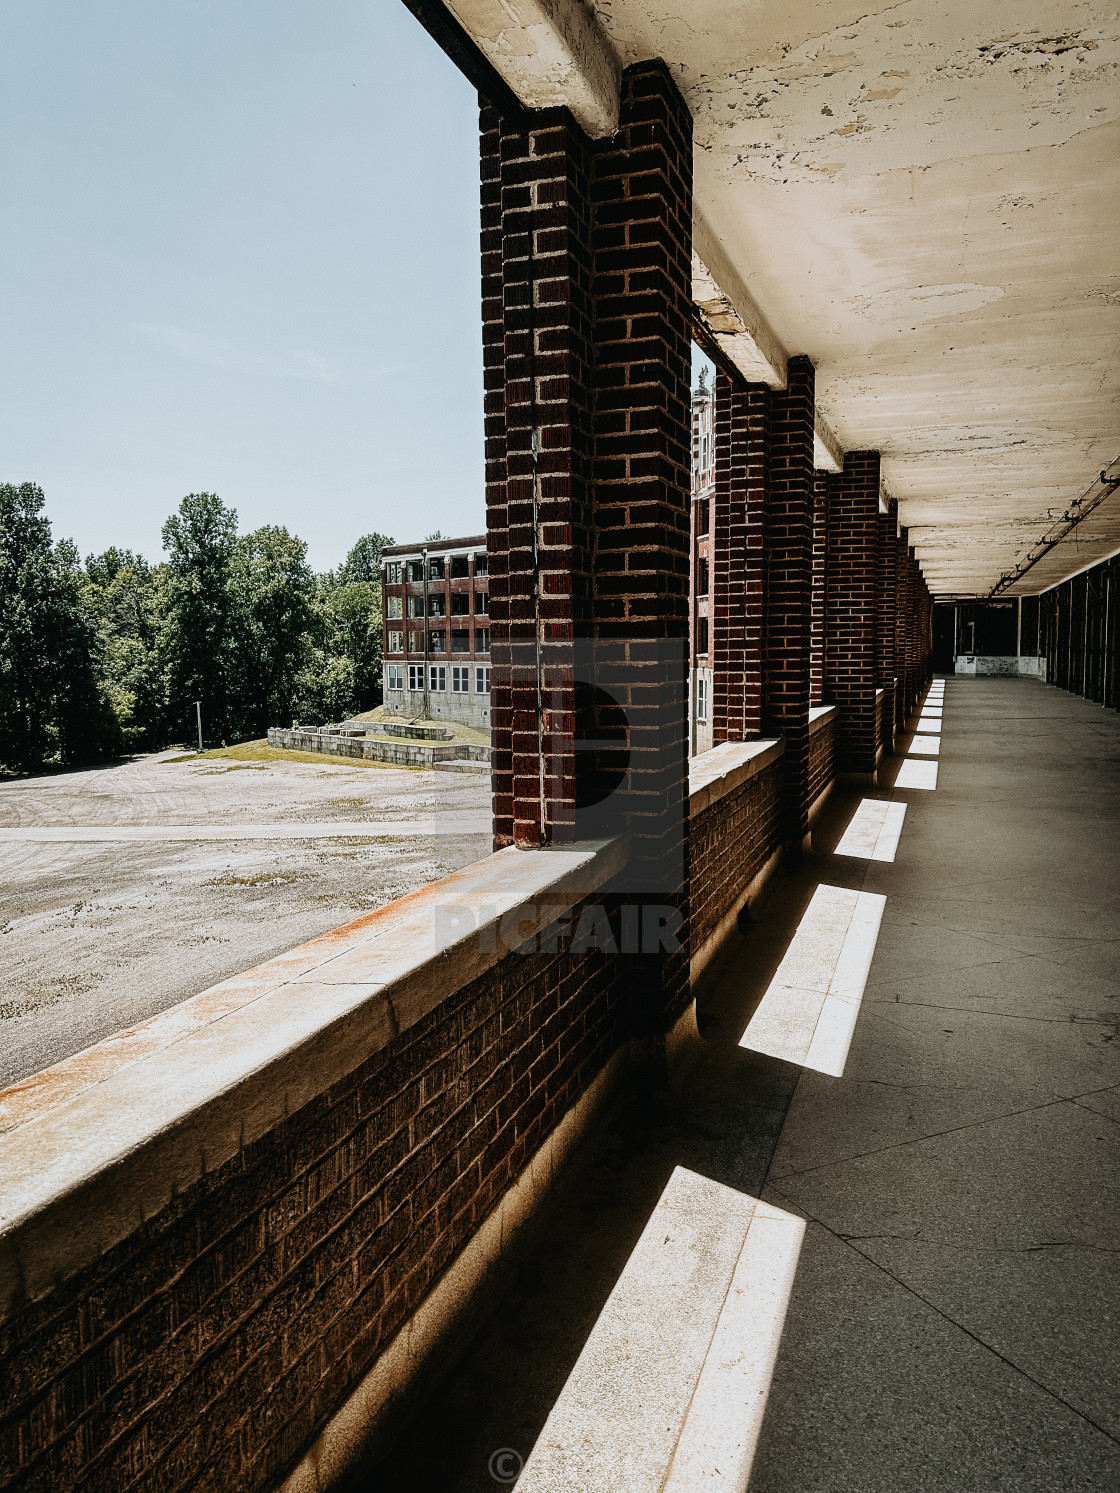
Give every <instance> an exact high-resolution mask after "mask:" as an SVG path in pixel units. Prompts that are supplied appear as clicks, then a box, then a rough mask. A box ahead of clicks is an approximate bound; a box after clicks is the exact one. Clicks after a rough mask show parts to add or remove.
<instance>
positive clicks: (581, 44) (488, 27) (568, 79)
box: [444, 0, 622, 140]
mask: <svg viewBox="0 0 1120 1493" xmlns="http://www.w3.org/2000/svg"><path fill="white" fill-rule="evenodd" d="M444 3H445V5H446V6H447V9H448V10H449V11H450V12H451V14H452V15H453V16H454V17H455V19H456V20H457V21H458V22H459V24H460V25H461V26H462V27H463V29H464V30H465V31H467V32H468V33H469V34H470V36H472V37H473V38H474V40H475V42H476V43H477V45H478V47H479V49H480V51H481V52H482V53H483V55H484V56H485V57H486V58H487V60H488V61H489V62H490V64H491V65H492V66H493V67H494V68H495V69H496V70H497V71H498V73H500V74H501V76H502V77H503V78H504V79H505V81H506V82H507V83H508V84H509V86H510V88H512V89H513V91H514V93H515V94H516V95H517V97H518V98H519V99H520V100H521V102H522V103H523V104H525V106H526V107H527V108H530V109H551V108H556V107H559V106H561V105H563V106H565V107H566V108H568V109H569V110H570V111H571V113H572V115H573V116H574V117H575V119H576V120H577V121H578V122H579V124H580V125H581V126H582V127H583V129H584V130H586V132H587V133H588V134H589V135H590V136H591V138H592V139H593V140H601V139H603V138H604V137H605V136H607V135H613V134H614V133H615V131H616V130H617V129H618V98H619V83H620V78H621V71H622V70H621V68H620V66H619V61H618V58H617V57H616V56H615V54H614V48H613V47H612V46H611V44H610V42H609V41H608V40H607V38H606V37H605V36H604V35H603V33H602V31H601V30H600V29H599V26H598V24H597V23H596V21H595V17H594V16H593V14H592V13H591V11H590V9H589V8H588V7H587V6H586V5H584V4H583V3H582V0H444Z"/></svg>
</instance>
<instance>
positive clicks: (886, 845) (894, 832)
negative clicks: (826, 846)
mask: <svg viewBox="0 0 1120 1493" xmlns="http://www.w3.org/2000/svg"><path fill="white" fill-rule="evenodd" d="M905 818H906V805H905V804H904V803H891V802H889V801H888V800H887V799H884V798H865V799H864V800H863V802H862V803H861V804H860V806H859V808H858V809H857V810H856V811H855V813H854V814H853V815H852V819H851V823H850V824H849V825H848V827H847V829H846V830H845V831H844V833H843V835H842V836H841V838H840V843H839V844H838V845H837V847H836V854H837V855H851V856H858V857H859V858H860V859H862V860H868V861H893V860H894V857H895V851H896V850H897V849H898V837H899V835H901V833H902V821H903V820H904V819H905Z"/></svg>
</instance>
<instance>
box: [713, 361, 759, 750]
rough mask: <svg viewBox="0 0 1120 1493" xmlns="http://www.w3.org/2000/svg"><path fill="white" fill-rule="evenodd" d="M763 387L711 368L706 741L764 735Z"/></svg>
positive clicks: (745, 738) (748, 738) (737, 739)
mask: <svg viewBox="0 0 1120 1493" xmlns="http://www.w3.org/2000/svg"><path fill="white" fill-rule="evenodd" d="M769 393H770V391H769V389H767V388H766V387H765V385H762V384H742V383H740V382H739V381H738V380H733V379H732V378H730V377H729V376H728V375H727V374H726V373H724V372H722V370H721V371H719V372H717V374H716V407H715V439H716V479H715V489H716V492H715V502H714V505H713V506H714V509H715V514H714V522H713V525H712V543H711V556H712V559H711V582H710V584H711V593H712V621H711V629H712V636H711V643H710V646H711V649H712V741H713V743H714V744H716V745H718V744H719V743H720V742H721V741H750V740H752V739H755V738H757V737H759V736H760V735H761V734H762V628H763V597H764V589H765V558H764V550H763V528H762V525H763V508H764V503H765V494H766V470H767V437H768V433H769Z"/></svg>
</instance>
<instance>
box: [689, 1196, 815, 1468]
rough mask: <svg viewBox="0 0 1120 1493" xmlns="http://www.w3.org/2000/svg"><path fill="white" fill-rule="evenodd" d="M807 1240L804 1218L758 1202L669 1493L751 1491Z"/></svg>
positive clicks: (692, 1408)
mask: <svg viewBox="0 0 1120 1493" xmlns="http://www.w3.org/2000/svg"><path fill="white" fill-rule="evenodd" d="M804 1238H805V1221H804V1219H801V1218H796V1217H794V1215H793V1214H792V1213H785V1212H783V1210H782V1209H781V1208H775V1207H773V1206H772V1205H771V1204H770V1203H764V1202H760V1203H758V1205H757V1206H756V1208H755V1210H754V1217H753V1218H752V1219H751V1223H750V1228H749V1229H748V1230H747V1237H746V1241H745V1242H744V1244H743V1252H742V1254H741V1255H740V1256H739V1260H738V1263H737V1264H736V1266H735V1274H734V1275H733V1276H732V1278H731V1288H730V1290H729V1291H728V1293H727V1300H726V1301H725V1302H724V1306H723V1310H722V1311H721V1312H720V1315H719V1322H718V1323H717V1324H716V1330H715V1334H714V1336H713V1337H712V1345H711V1347H710V1348H709V1349H708V1356H707V1358H705V1360H704V1367H703V1369H702V1370H701V1373H700V1379H699V1382H698V1383H697V1385H696V1393H695V1394H694V1395H693V1397H692V1404H691V1405H690V1406H689V1407H688V1415H687V1417H686V1419H685V1423H684V1429H683V1430H682V1432H681V1439H680V1441H679V1442H678V1443H677V1450H676V1454H675V1455H674V1457H673V1464H672V1466H671V1467H670V1469H669V1476H668V1477H667V1478H666V1480H665V1484H664V1493H693V1490H699V1489H704V1490H709V1489H710V1490H713V1493H740V1490H742V1489H743V1488H745V1487H746V1486H747V1483H748V1480H749V1478H750V1473H751V1466H752V1464H753V1462H754V1455H755V1449H756V1448H757V1446H758V1438H759V1435H760V1433H761V1431H762V1420H763V1416H764V1415H765V1413H766V1401H767V1399H768V1397H769V1394H770V1382H771V1380H772V1379H773V1377H774V1365H775V1364H776V1363H777V1360H778V1347H779V1344H780V1343H781V1340H782V1328H783V1327H784V1325H785V1320H786V1313H787V1311H788V1310H789V1300H790V1296H791V1295H792V1293H793V1280H794V1276H795V1275H796V1273H797V1261H798V1258H799V1256H800V1254H801V1245H802V1241H803V1240H804Z"/></svg>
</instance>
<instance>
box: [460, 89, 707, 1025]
mask: <svg viewBox="0 0 1120 1493" xmlns="http://www.w3.org/2000/svg"><path fill="white" fill-rule="evenodd" d="M481 147H482V226H483V233H482V249H483V321H484V357H485V377H486V438H487V441H486V460H487V468H486V477H487V515H488V518H487V527H488V553H489V564H490V576H491V583H490V594H491V603H490V605H491V655H492V664H493V673H492V676H491V690H492V697H491V698H492V703H491V722H492V731H493V758H492V768H493V787H494V843H495V845H496V846H499V847H500V846H503V845H509V844H516V845H521V846H524V847H526V848H529V847H534V846H538V845H546V844H554V843H562V842H564V841H566V840H571V839H572V838H587V837H589V836H593V837H599V836H602V835H604V834H611V833H615V832H619V831H626V832H628V833H629V835H630V843H631V856H630V867H629V871H628V880H629V885H630V887H631V888H632V890H633V895H634V896H635V897H636V898H637V899H638V900H639V901H642V900H643V899H644V901H645V902H646V903H651V902H654V903H657V905H658V906H660V907H663V908H668V909H670V910H671V912H672V914H673V917H672V918H670V922H671V923H672V924H673V927H672V929H671V936H669V937H667V938H666V940H665V942H664V945H663V949H662V952H661V954H660V955H659V956H658V957H656V958H648V957H646V956H645V955H641V956H640V957H638V959H637V962H636V965H635V974H634V978H633V980H631V981H630V984H631V986H632V988H633V992H634V999H635V1009H637V1008H638V1007H641V1008H642V1012H643V1014H642V1017H641V1018H640V1019H641V1020H642V1021H643V1022H644V1023H645V1024H647V1025H648V1024H649V1023H650V1022H653V1023H654V1024H655V1025H660V1024H662V1023H663V1022H664V1021H667V1020H671V1019H673V1017H674V1016H675V1015H676V1014H679V1011H680V1010H681V1009H683V1006H684V1004H685V1003H686V1001H687V998H688V930H687V912H688V891H687V889H688V843H687V816H688V797H687V793H688V738H687V710H688V655H687V644H688V586H689V579H688V571H689V522H690V515H689V506H690V502H689V493H690V460H691V427H690V358H691V284H692V278H691V277H692V238H691V234H692V124H691V116H690V114H689V112H688V109H687V107H686V106H685V103H684V101H683V99H682V98H681V96H680V94H679V92H678V90H677V88H676V85H675V84H674V83H673V81H672V79H671V78H670V76H669V73H668V70H667V69H666V68H665V67H664V65H663V64H661V63H659V62H652V63H641V64H638V65H636V66H634V67H632V68H629V69H627V70H626V72H625V73H624V75H623V80H622V104H621V114H620V120H619V129H618V131H617V133H616V134H615V135H613V136H612V137H611V138H610V139H606V140H602V141H591V140H589V139H588V138H587V136H586V135H584V133H583V132H582V130H581V129H580V128H579V126H578V125H576V124H575V123H574V121H573V120H572V118H571V117H570V115H568V114H567V113H566V111H564V110H546V111H541V112H538V113H535V114H528V115H522V116H518V117H517V119H516V120H515V121H511V122H510V123H508V124H507V123H506V122H505V121H503V119H502V118H501V117H500V116H499V115H497V114H496V113H494V112H493V111H492V110H490V109H484V110H483V112H482V140H481ZM643 927H644V924H643ZM623 941H625V939H624V940H623ZM623 952H624V953H625V950H623ZM643 960H644V962H643ZM645 997H649V998H648V999H647V998H645Z"/></svg>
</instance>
